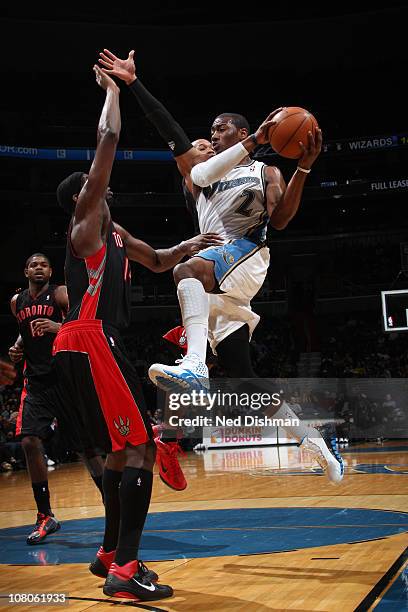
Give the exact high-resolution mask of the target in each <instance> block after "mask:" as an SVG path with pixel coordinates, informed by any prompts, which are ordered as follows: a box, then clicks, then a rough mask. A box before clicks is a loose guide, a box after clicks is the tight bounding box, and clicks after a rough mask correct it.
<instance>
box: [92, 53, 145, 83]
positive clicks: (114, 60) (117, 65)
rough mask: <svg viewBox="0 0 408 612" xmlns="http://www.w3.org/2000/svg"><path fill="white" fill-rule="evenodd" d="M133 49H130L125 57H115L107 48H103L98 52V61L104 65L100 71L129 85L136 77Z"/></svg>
mask: <svg viewBox="0 0 408 612" xmlns="http://www.w3.org/2000/svg"><path fill="white" fill-rule="evenodd" d="M134 53H135V52H134V51H130V53H129V55H128V57H127V59H120V58H119V57H116V55H114V54H113V53H112V52H111V51H109V49H104V50H103V51H101V53H99V55H100V58H99V63H100V64H102V66H104V68H102V72H104V73H105V74H110V75H112V76H115V77H117V78H118V79H121V80H122V81H125V83H126V85H130V84H131V83H133V81H134V80H135V79H136V68H135V62H134V61H133V55H134Z"/></svg>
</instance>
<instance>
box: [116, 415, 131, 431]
mask: <svg viewBox="0 0 408 612" xmlns="http://www.w3.org/2000/svg"><path fill="white" fill-rule="evenodd" d="M113 422H114V424H115V427H116V429H117V430H118V432H119V433H120V435H121V436H128V435H129V433H130V427H129V417H126V423H125V421H124V420H123V419H122V417H121V416H120V415H119V423H120V424H119V425H118V424H117V422H116V421H115V419H113Z"/></svg>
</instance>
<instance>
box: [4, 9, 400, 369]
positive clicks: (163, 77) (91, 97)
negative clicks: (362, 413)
mask: <svg viewBox="0 0 408 612" xmlns="http://www.w3.org/2000/svg"><path fill="white" fill-rule="evenodd" d="M361 4H362V3H361ZM404 5H405V3H404V2H392V1H390V2H387V3H375V2H374V3H370V5H369V7H362V6H359V3H358V2H354V3H342V4H341V5H339V6H336V7H333V6H329V4H327V6H326V7H324V8H319V9H317V8H315V7H313V6H310V5H303V6H301V7H296V6H295V5H293V4H288V3H273V5H272V4H271V6H270V7H268V6H267V5H265V6H263V3H262V4H261V3H256V4H255V3H252V4H248V5H247V8H246V10H242V9H239V8H237V6H236V5H235V4H234V3H226V2H225V3H217V4H214V5H211V4H207V5H206V7H205V8H203V7H200V8H196V7H192V6H189V5H188V4H183V3H178V4H177V6H175V5H174V4H173V3H170V2H169V3H165V2H162V3H150V4H149V8H147V7H146V6H143V7H141V6H140V5H139V4H136V3H134V4H133V5H132V7H131V8H128V7H125V8H122V7H116V6H113V7H110V8H109V13H106V14H104V13H99V12H98V11H97V10H96V9H95V8H86V7H85V8H80V9H78V8H75V7H71V6H64V7H63V8H60V9H59V8H53V9H52V10H50V11H46V10H45V9H43V8H41V7H38V6H36V7H35V8H28V9H26V10H25V11H24V14H23V15H22V12H21V8H20V7H17V5H16V8H15V9H14V8H13V7H8V8H7V15H5V16H4V17H3V18H2V19H1V26H2V27H1V32H2V36H1V41H0V48H1V58H2V61H1V63H0V78H1V83H2V88H1V96H0V145H9V146H13V145H14V146H26V147H54V148H69V147H74V148H80V147H86V148H93V147H94V146H95V143H96V126H97V122H98V117H99V113H100V110H101V107H102V104H103V93H102V91H101V90H100V89H99V88H98V87H97V85H96V84H95V80H94V75H93V72H92V65H93V63H94V62H95V61H96V59H97V56H98V51H99V50H101V49H102V48H103V47H108V48H110V49H111V50H112V51H114V52H116V53H117V54H118V55H119V56H122V57H124V56H125V55H127V53H128V51H129V50H130V49H132V48H133V49H135V51H136V53H135V59H136V66H137V70H138V74H139V76H140V77H141V79H142V80H143V82H144V83H145V85H146V86H147V87H148V88H149V89H150V90H151V91H152V93H154V94H155V95H156V96H157V97H158V98H159V99H160V100H162V101H163V102H164V103H165V105H166V106H167V107H168V108H169V110H170V111H171V112H172V113H173V115H174V116H175V117H176V118H177V119H178V121H179V122H180V123H181V124H182V126H183V127H184V128H185V130H186V131H187V133H188V135H189V136H190V137H191V139H194V138H197V137H199V136H201V137H203V136H208V134H209V128H210V125H211V123H212V121H213V119H214V117H215V116H216V115H217V114H218V113H220V112H238V113H242V114H244V115H246V116H247V117H248V119H249V121H250V123H251V125H252V126H253V128H255V127H256V126H257V125H258V124H259V123H260V122H261V121H262V120H263V119H264V118H265V116H266V115H267V114H268V113H269V112H270V111H271V110H273V109H274V108H276V107H278V106H303V107H305V108H307V109H308V110H310V111H311V112H312V113H313V114H314V115H315V116H316V117H317V119H318V121H319V124H320V126H321V128H322V129H323V135H324V141H325V143H332V145H331V148H330V147H329V148H330V150H329V151H326V152H323V153H322V155H321V156H320V158H319V159H318V161H317V162H316V164H315V165H314V167H313V171H312V173H311V174H310V175H309V177H308V178H307V186H306V188H305V192H304V198H303V201H302V206H301V209H300V211H299V213H298V215H297V216H296V218H295V219H294V220H293V221H292V222H291V224H290V225H289V226H288V228H287V229H285V230H284V231H283V232H276V231H274V230H273V229H272V228H271V229H270V231H269V243H270V249H271V268H270V272H269V275H268V279H267V282H266V283H265V287H264V290H263V291H262V292H261V294H260V295H259V296H258V298H257V299H256V300H255V302H254V307H255V309H256V310H257V311H259V312H260V313H261V314H262V316H263V319H262V323H261V325H260V326H259V329H258V330H257V335H256V337H255V345H254V346H255V348H254V349H253V350H254V359H255V363H256V364H257V366H258V367H259V369H260V372H259V373H260V374H263V375H270V374H274V375H285V374H290V375H296V374H299V373H301V370H302V368H301V366H300V365H299V364H300V363H301V360H302V357H301V354H302V353H307V352H309V353H318V354H319V355H320V357H319V359H320V362H319V364H320V365H319V367H320V370H319V371H318V372H316V371H315V372H312V373H321V374H322V375H343V374H348V375H350V371H351V370H355V372H354V373H353V374H352V375H356V376H358V375H378V376H383V375H385V376H388V375H389V374H390V375H392V376H394V375H395V376H405V375H406V373H407V371H408V370H407V364H406V358H405V355H406V340H405V338H406V336H405V335H404V334H400V335H399V336H397V337H396V338H397V341H396V342H395V341H393V342H391V340H390V335H389V334H388V335H384V334H383V333H382V318H381V302H380V291H381V289H391V288H394V289H396V288H407V287H408V284H407V279H406V276H405V274H399V273H400V270H401V267H402V261H401V256H400V244H401V243H404V242H405V241H406V240H408V238H407V231H406V230H407V213H406V207H407V196H408V189H407V188H404V187H403V186H401V187H400V188H395V189H378V190H373V188H372V187H371V184H372V182H378V183H382V182H384V181H388V180H390V179H405V178H408V172H407V158H408V153H407V150H408V122H407V119H406V114H407V110H406V108H407V97H406V93H405V89H406V87H405V81H406V78H407V65H408V63H407V55H408V51H407V44H406V39H407V22H408V20H407V18H408V9H407V8H406V7H405V6H404ZM121 109H122V122H123V123H122V133H121V140H120V145H119V148H122V149H123V148H124V149H164V146H163V143H162V142H161V139H160V137H159V136H158V135H157V134H156V132H155V130H154V128H153V127H152V126H151V125H150V124H149V123H148V122H147V121H146V120H145V119H144V117H143V115H142V113H141V112H140V110H139V108H138V106H137V104H136V102H135V100H134V99H133V97H132V96H131V95H130V93H129V92H128V91H126V88H123V92H122V95H121ZM404 134H405V135H406V136H407V139H406V142H407V145H406V146H404V144H403V143H404V142H405V141H404V140H403V139H400V141H399V142H400V146H395V147H392V148H384V149H378V148H377V149H376V148H373V149H367V148H364V149H362V150H360V151H357V152H350V150H349V149H348V148H347V147H346V146H345V147H343V148H342V150H340V151H337V149H336V147H335V145H334V142H338V141H342V140H344V139H350V140H359V139H361V140H368V139H373V138H374V137H376V136H387V135H388V136H389V135H400V136H404ZM258 154H259V152H258ZM260 155H261V159H263V160H264V161H266V162H267V163H270V164H276V165H278V166H279V167H280V168H281V169H282V171H283V173H284V176H285V178H286V179H287V180H289V179H290V176H291V174H292V172H293V170H294V168H295V162H294V161H292V160H285V159H283V158H281V157H277V156H273V155H271V151H268V150H265V149H263V150H262V151H261V152H260ZM0 167H1V170H0V199H1V215H2V217H1V218H2V224H1V225H2V230H1V237H2V239H1V245H0V257H1V261H2V265H1V268H0V340H1V348H0V352H3V353H5V352H6V350H7V347H8V345H9V344H8V343H9V342H11V341H12V340H13V338H14V335H15V333H16V325H15V324H14V322H13V320H12V318H11V317H10V315H9V314H8V312H9V311H8V302H9V299H10V296H11V295H12V294H13V292H14V291H15V289H16V288H17V287H21V286H25V280H24V276H23V268H24V262H25V260H26V258H27V257H28V256H29V255H30V254H31V253H32V252H34V251H44V252H45V253H47V254H48V255H49V256H50V257H51V259H52V261H53V264H54V270H55V272H54V278H55V280H57V281H58V282H63V261H64V243H65V230H66V226H67V219H66V218H65V217H64V215H63V212H62V211H61V210H59V209H58V207H57V205H56V201H55V189H56V186H57V185H58V183H59V181H60V180H61V179H62V178H64V177H65V176H66V175H67V174H69V173H70V172H72V171H74V170H84V171H86V170H87V169H88V168H89V165H88V164H84V163H81V162H79V163H78V162H76V163H73V162H64V161H38V160H37V161H32V160H22V159H13V158H7V157H0ZM111 186H112V189H113V190H114V192H115V193H116V198H117V199H116V204H115V208H114V209H113V211H112V212H113V215H114V218H115V219H116V220H117V221H118V222H120V223H121V224H123V225H124V226H125V227H126V228H127V229H129V230H130V231H131V232H132V233H134V234H135V235H136V236H137V237H139V238H142V239H144V240H146V241H148V242H150V243H151V244H152V245H153V246H155V247H160V246H168V245H170V244H175V243H177V242H178V241H180V240H182V239H183V238H186V237H188V236H190V235H192V232H193V228H192V223H191V220H190V217H189V216H188V213H187V211H186V210H185V207H184V202H183V197H182V193H181V189H180V178H179V175H178V173H177V170H176V168H175V165H174V163H173V162H156V163H151V162H138V163H137V162H116V163H115V167H114V170H113V173H112V181H111ZM398 275H399V276H398ZM133 276H134V279H135V280H134V282H135V284H136V285H138V286H141V287H142V289H140V290H138V296H139V297H138V298H137V297H136V294H135V297H134V305H133V306H134V307H133V311H132V317H133V320H134V323H133V327H132V332H131V334H130V336H129V344H130V347H131V351H132V354H133V358H134V360H135V362H136V363H137V364H138V365H139V366H140V369H141V370H143V371H144V369H145V367H146V365H148V363H149V361H150V362H151V361H160V359H159V358H158V355H159V356H160V350H161V345H160V343H159V340H158V338H160V335H161V334H162V333H164V332H165V331H167V329H168V327H169V326H172V325H174V324H175V322H176V318H177V316H178V310H177V306H176V303H177V302H176V297H175V290H174V287H173V284H172V277H171V274H170V273H166V274H163V275H154V274H151V273H149V272H146V271H144V270H142V269H141V268H140V267H135V270H134V275H133ZM138 300H140V301H138ZM394 337H395V336H394ZM378 343H380V344H381V347H380V348H379V346H378ZM384 346H386V350H385V349H384ZM380 349H381V350H382V351H383V352H385V353H386V354H388V357H389V359H391V360H393V366H392V367H390V362H389V361H388V362H387V367H385V365H384V363H383V362H382V361H381V359H380V358H379V357H378V356H376V355H377V353H378V352H379V351H380V352H381V350H380ZM391 353H392V355H391ZM394 354H395V355H394ZM394 357H395V359H394ZM325 360H326V361H325ZM386 361H387V360H386ZM324 363H326V366H324ZM327 363H329V365H327ZM324 367H326V370H325V371H323V370H324ZM268 368H269V369H268ZM299 368H300V369H299ZM387 372H388V373H389V374H388V373H387ZM375 373H376V374H375Z"/></svg>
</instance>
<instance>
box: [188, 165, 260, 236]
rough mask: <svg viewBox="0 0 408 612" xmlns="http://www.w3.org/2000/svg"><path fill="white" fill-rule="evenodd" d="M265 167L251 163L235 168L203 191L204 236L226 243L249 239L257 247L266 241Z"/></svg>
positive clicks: (200, 218) (200, 219) (201, 221)
mask: <svg viewBox="0 0 408 612" xmlns="http://www.w3.org/2000/svg"><path fill="white" fill-rule="evenodd" d="M265 167H266V166H265V164H263V163H261V162H258V161H251V162H250V163H249V164H246V165H240V166H236V167H235V168H233V169H232V170H231V171H230V172H228V173H227V174H226V175H225V176H223V178H222V179H221V180H220V181H218V182H217V183H214V184H213V185H210V186H209V187H205V188H204V189H202V191H201V193H200V195H199V197H198V200H197V213H198V222H199V225H200V232H201V233H202V234H205V233H207V232H215V233H217V234H219V235H220V236H221V238H223V239H224V240H225V241H227V240H234V239H237V238H244V237H245V238H248V239H249V240H252V241H254V242H256V243H257V244H258V243H260V242H262V241H264V240H265V238H266V228H267V224H268V221H269V219H268V212H267V210H266V194H265V189H266V183H265V176H264V175H265Z"/></svg>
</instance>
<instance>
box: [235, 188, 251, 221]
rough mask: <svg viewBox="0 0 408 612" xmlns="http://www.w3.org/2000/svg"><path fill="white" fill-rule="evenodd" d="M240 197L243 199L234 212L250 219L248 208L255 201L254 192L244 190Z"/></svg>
mask: <svg viewBox="0 0 408 612" xmlns="http://www.w3.org/2000/svg"><path fill="white" fill-rule="evenodd" d="M241 197H243V198H245V199H244V201H243V202H242V204H240V205H239V206H238V208H237V210H236V211H235V212H237V213H238V214H239V215H244V217H251V215H252V212H253V211H252V210H251V209H250V208H249V207H250V206H251V204H252V202H253V201H254V200H255V192H254V190H253V189H244V191H243V192H242V193H241Z"/></svg>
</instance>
